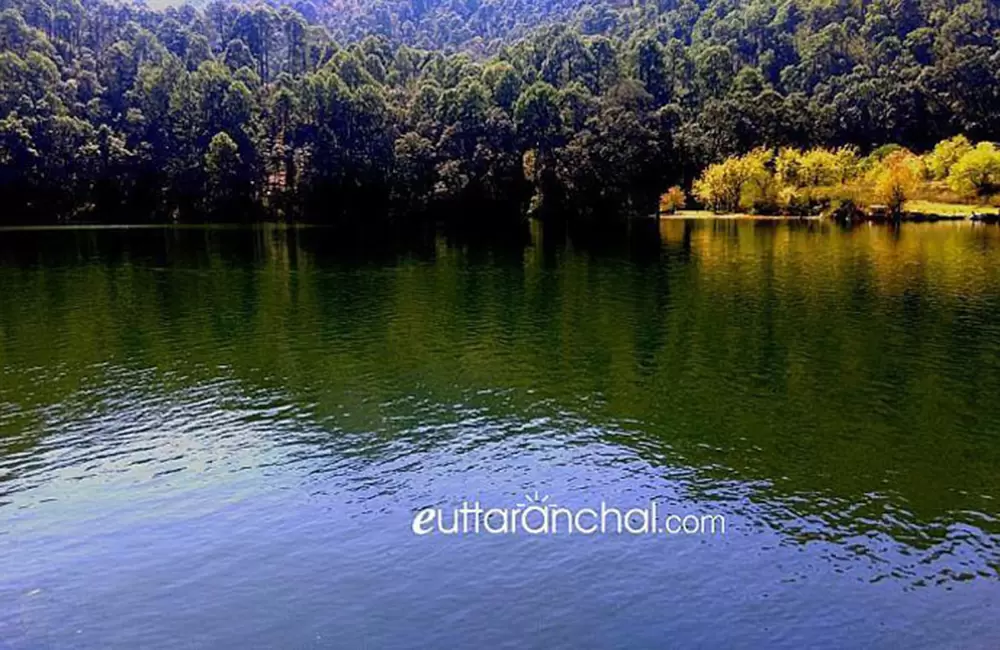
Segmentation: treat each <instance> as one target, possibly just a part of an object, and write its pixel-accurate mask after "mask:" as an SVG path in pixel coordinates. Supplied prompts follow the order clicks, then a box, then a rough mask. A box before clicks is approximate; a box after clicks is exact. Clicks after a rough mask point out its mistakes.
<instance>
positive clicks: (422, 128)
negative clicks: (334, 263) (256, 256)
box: [0, 0, 1000, 223]
mask: <svg viewBox="0 0 1000 650" xmlns="http://www.w3.org/2000/svg"><path fill="white" fill-rule="evenodd" d="M997 51H1000V7H998V6H997V4H996V3H995V2H991V1H990V0H898V1H893V2H885V1H883V0H876V1H874V2H865V3H829V2H823V1H820V0H751V1H747V2H743V1H739V2H737V1H735V0H659V1H657V2H635V3H623V2H618V1H614V0H608V1H606V0H551V1H543V0H537V1H535V0H478V1H477V0H470V1H468V2H444V1H441V0H382V1H380V2H374V3H347V2H339V1H338V2H328V3H313V2H310V1H308V0H298V1H296V2H287V3H286V2H274V3H264V2H247V3H243V2H221V1H219V0H213V1H212V2H209V3H207V4H203V5H201V6H198V7H196V6H193V5H182V6H171V7H166V8H164V9H158V10H157V9H151V8H149V7H147V6H145V5H141V4H132V3H127V2H112V1H108V0H82V1H81V0H0V200H2V201H3V202H4V205H5V206H6V209H5V211H4V216H3V217H0V220H2V221H3V222H4V223H15V222H17V223H23V222H26V221H27V222H32V221H34V222H48V221H52V220H54V219H56V218H58V219H60V220H76V221H102V220H103V221H135V220H146V221H162V220H199V219H206V218H216V219H217V218H223V219H226V220H252V219H259V218H278V219H309V220H314V221H321V222H325V223H340V222H344V223H368V222H380V221H381V220H383V219H385V218H389V217H391V216H393V215H395V216H397V217H400V218H405V219H406V220H409V221H413V220H416V219H418V218H420V215H430V214H434V215H440V214H442V213H447V214H450V215H453V216H454V217H455V218H456V219H460V220H462V221H464V222H476V223H479V222H483V221H486V220H491V219H493V220H497V219H500V220H504V219H521V218H523V215H524V214H525V213H526V212H528V211H531V212H533V213H534V214H537V215H541V216H562V217H566V218H573V219H601V218H612V215H620V214H623V213H628V212H633V213H635V212H638V213H645V214H650V213H652V212H655V211H656V206H657V200H658V199H659V197H660V196H661V195H662V194H663V193H664V192H665V191H667V190H668V188H671V187H676V191H677V192H681V193H684V194H687V195H688V196H690V197H693V198H696V199H698V200H699V201H702V202H704V203H706V204H708V205H709V206H710V207H712V208H714V209H725V208H730V207H733V206H737V207H739V208H740V209H744V208H743V206H742V205H741V203H743V202H744V201H745V197H744V196H743V195H744V190H743V189H742V188H741V190H740V192H739V197H735V195H734V194H733V193H732V192H731V191H729V192H728V193H727V192H725V191H723V192H721V193H717V192H715V191H714V190H711V191H709V190H708V189H706V183H708V184H714V183H715V180H712V179H716V180H718V179H717V178H716V175H718V174H720V173H721V172H719V171H713V170H717V169H720V168H717V167H714V165H718V164H721V165H722V166H723V167H722V168H721V169H723V170H725V169H727V165H733V164H735V163H728V162H726V161H727V158H730V157H739V158H737V159H739V160H749V161H751V163H747V164H750V165H751V166H753V165H758V164H763V165H764V166H765V167H768V166H775V167H774V170H773V172H772V173H771V175H772V176H773V177H775V178H777V177H778V172H777V167H776V165H777V164H778V162H779V161H780V160H781V158H782V156H783V155H786V156H790V155H792V154H789V153H787V152H798V153H796V154H795V155H797V156H799V157H800V158H804V159H805V158H808V159H810V160H811V157H823V156H833V157H836V156H838V155H848V154H846V153H845V152H851V153H850V154H849V155H850V157H851V158H852V159H856V160H857V161H858V166H859V167H860V166H861V163H862V162H863V161H866V160H875V161H876V162H877V164H876V165H875V167H877V168H879V169H883V170H886V169H888V170H890V171H887V172H885V179H888V180H883V181H879V180H877V179H867V180H866V183H867V184H868V185H869V186H870V187H871V188H872V193H873V194H878V193H880V191H878V192H877V191H876V189H878V188H887V187H888V188H890V190H891V188H892V187H898V186H903V185H907V184H908V180H907V178H906V176H907V174H909V172H908V171H907V170H909V169H910V166H911V158H913V159H915V158H916V157H915V156H910V155H908V154H906V153H904V152H903V151H901V150H900V151H893V150H892V149H891V148H888V149H887V148H886V147H885V145H887V144H889V143H899V146H900V147H905V148H906V150H908V151H914V152H922V151H929V150H931V149H932V148H933V147H934V146H935V143H939V142H941V141H947V142H954V141H953V140H951V138H953V137H954V136H956V135H959V134H964V135H965V136H966V137H967V138H968V139H969V141H970V143H971V142H981V141H990V140H991V139H997V134H998V133H1000V57H998V56H997V54H996V53H997ZM987 146H989V145H977V147H976V148H975V149H974V151H979V147H987ZM766 151H770V152H772V153H771V154H766V153H763V152H766ZM747 152H751V153H749V154H747ZM782 152H786V153H784V154H783V153H782ZM817 152H823V153H817ZM767 155H771V156H772V157H773V158H772V159H771V160H770V161H768V162H764V161H763V158H764V157H766V156H767ZM986 155H987V156H992V155H993V153H990V152H986ZM873 157H874V158H873ZM920 160H923V158H920ZM752 161H757V162H752ZM742 164H744V163H739V165H742ZM800 164H802V161H800ZM737 166H738V165H737ZM873 168H874V167H873ZM917 171H919V170H917ZM930 173H931V174H932V176H933V179H928V178H925V176H923V174H924V172H923V171H919V174H917V172H914V174H915V175H917V176H919V180H920V183H919V184H920V185H921V187H924V186H926V187H928V188H931V189H933V190H934V191H929V192H927V193H921V192H916V191H915V192H914V193H913V196H912V197H910V196H906V198H917V199H920V198H924V199H934V200H941V199H944V200H951V199H950V198H949V196H946V195H944V194H942V192H943V191H944V190H945V187H946V186H947V191H949V192H957V193H959V194H962V193H964V189H955V188H952V187H951V185H950V184H949V183H948V178H950V173H949V174H948V175H946V176H944V177H941V178H938V177H937V176H936V174H937V172H936V171H933V170H931V171H930ZM722 175H723V176H725V174H722ZM699 178H700V180H697V179H699ZM696 180H697V182H696ZM848 180H853V179H848V178H847V177H844V178H842V179H841V180H840V181H839V182H838V183H836V184H834V185H835V186H841V185H848ZM799 182H800V181H798V180H796V181H790V182H789V183H786V184H785V185H783V187H780V188H779V187H775V188H766V189H767V192H771V194H766V192H765V194H762V195H761V196H759V197H750V198H752V203H751V205H750V209H758V208H763V207H764V206H763V205H762V204H759V201H765V202H767V201H770V202H773V204H774V206H777V207H778V208H779V209H785V210H789V211H804V210H812V209H814V208H815V205H814V204H815V203H816V201H817V196H816V194H818V192H813V190H812V188H814V187H827V186H820V185H816V184H812V185H798V184H797V183H799ZM972 182H975V181H974V179H972ZM992 182H993V181H992V180H991V181H990V183H992ZM886 183H888V185H887V184H886ZM724 184H725V183H723V185H724ZM935 184H936V185H935ZM789 188H790V189H789ZM907 189H908V188H907ZM806 190H808V191H806ZM762 191H763V190H762ZM772 194H773V195H772ZM890 194H892V192H891V191H890ZM907 194H908V193H907V192H904V195H907ZM676 196H678V195H676V194H675V197H676ZM984 196H985V195H984ZM829 198H830V199H831V200H832V199H839V198H841V197H836V196H831V197H829ZM844 198H846V197H844ZM889 198H890V199H893V197H892V196H890V197H889ZM896 198H898V197H896ZM818 199H819V201H820V202H822V201H824V200H826V199H824V198H823V197H818ZM852 200H855V199H852ZM866 200H867V199H866ZM871 200H875V199H871ZM878 200H879V201H884V199H881V198H880V199H878ZM893 200H894V199H893ZM688 202H690V201H688ZM891 202H892V201H890V203H891ZM683 204H684V203H683V202H681V203H680V205H683ZM782 205H786V206H787V207H784V208H783V207H782Z"/></svg>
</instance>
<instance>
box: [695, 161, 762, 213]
mask: <svg viewBox="0 0 1000 650" xmlns="http://www.w3.org/2000/svg"><path fill="white" fill-rule="evenodd" d="M748 177H749V174H748V170H747V165H746V164H745V163H744V162H743V158H727V159H726V160H724V161H722V162H720V163H716V164H714V165H709V167H708V168H707V169H706V170H705V171H704V172H702V174H701V176H700V177H699V178H698V180H696V181H695V182H694V187H693V189H694V195H695V197H697V198H698V200H699V201H700V202H701V203H703V204H704V205H705V207H707V208H708V209H709V210H712V211H713V212H716V213H721V212H735V211H736V210H738V209H739V207H740V198H741V197H742V196H743V186H744V185H745V184H746V182H747V180H748Z"/></svg>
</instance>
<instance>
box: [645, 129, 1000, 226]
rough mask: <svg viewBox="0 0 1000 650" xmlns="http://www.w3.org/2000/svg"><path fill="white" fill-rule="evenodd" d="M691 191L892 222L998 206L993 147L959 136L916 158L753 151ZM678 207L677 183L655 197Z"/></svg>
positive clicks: (720, 201)
mask: <svg viewBox="0 0 1000 650" xmlns="http://www.w3.org/2000/svg"><path fill="white" fill-rule="evenodd" d="M694 194H695V196H696V197H697V199H698V200H699V201H700V202H701V203H702V204H703V205H704V206H706V208H708V209H710V210H712V211H714V212H717V213H734V212H746V213H750V214H765V215H789V216H810V215H818V214H828V215H832V216H836V217H839V218H842V219H853V218H857V217H860V216H864V215H872V214H882V215H884V216H886V217H889V218H895V219H899V218H900V217H902V215H903V213H904V212H906V211H911V212H914V213H920V214H939V215H942V216H948V215H957V214H973V213H975V211H976V209H977V207H978V208H979V209H980V210H981V211H983V212H989V213H991V214H992V213H995V211H996V210H995V208H996V206H1000V149H998V148H997V147H996V145H994V144H993V143H991V142H980V143H976V144H973V143H972V142H970V141H969V139H968V138H966V137H965V136H963V135H959V136H955V137H954V138H950V139H948V140H943V141H941V142H939V143H938V144H937V145H936V146H935V147H934V148H933V149H932V150H931V151H930V152H928V153H926V154H925V155H922V156H921V155H917V154H915V153H913V152H911V151H909V150H907V149H905V148H903V147H900V146H899V145H887V146H883V147H880V148H878V149H876V150H875V151H873V152H872V153H871V154H869V155H867V156H861V155H860V153H859V150H858V148H857V147H854V146H846V147H840V148H838V149H828V148H825V147H816V148H813V149H809V150H805V151H804V150H800V149H794V148H787V147H786V148H783V149H780V150H779V151H777V152H775V151H774V150H771V149H766V148H758V149H755V150H754V151H752V152H750V153H748V154H746V155H743V156H733V157H730V158H727V159H726V160H724V161H722V162H720V163H716V164H713V165H710V166H709V167H708V168H707V169H705V171H704V172H703V173H702V175H701V176H700V177H699V178H698V179H697V180H696V181H695V182H694ZM683 205H684V197H683V194H681V193H680V190H679V188H671V190H670V191H669V192H668V194H665V195H664V196H663V197H662V198H661V201H660V209H661V211H663V212H672V211H673V210H675V209H676V208H677V207H682V206H683Z"/></svg>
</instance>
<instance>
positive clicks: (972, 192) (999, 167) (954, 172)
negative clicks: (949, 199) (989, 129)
mask: <svg viewBox="0 0 1000 650" xmlns="http://www.w3.org/2000/svg"><path fill="white" fill-rule="evenodd" d="M948 185H949V186H950V187H951V189H952V190H954V191H955V192H958V193H959V194H962V195H963V196H967V197H969V198H983V197H986V196H989V195H991V194H994V193H996V192H998V191H1000V151H998V150H997V148H996V146H995V145H994V144H993V143H991V142H980V143H979V144H978V145H976V148H975V149H970V150H969V151H967V152H965V154H963V155H962V157H961V158H959V159H958V161H957V162H955V164H954V165H952V167H951V171H950V173H949V174H948Z"/></svg>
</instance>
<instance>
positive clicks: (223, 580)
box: [0, 221, 1000, 649]
mask: <svg viewBox="0 0 1000 650" xmlns="http://www.w3.org/2000/svg"><path fill="white" fill-rule="evenodd" d="M529 235H530V236H529V237H527V238H526V239H525V240H524V241H519V240H514V241H505V242H504V243H503V244H502V245H500V244H494V245H486V244H484V243H482V242H475V241H473V242H469V241H467V240H456V239H450V238H449V237H446V236H426V237H423V238H421V239H420V241H419V242H418V243H415V244H407V245H402V244H391V245H390V244H386V245H384V246H372V245H371V244H372V242H370V241H368V242H362V243H361V244H358V243H356V242H354V243H352V242H351V241H350V240H349V239H347V238H345V237H344V236H343V235H340V234H338V233H335V232H332V231H327V230H323V229H318V228H312V229H301V230H295V229H290V230H285V229H276V228H256V229H236V228H153V229H131V230H69V231H66V230H63V231H5V232H0V361H2V369H3V371H2V375H0V517H2V519H0V522H2V524H0V647H3V648H16V649H21V648H31V649H34V648H101V649H106V648H140V647H141V648H240V649H243V648H334V647H336V648H340V647H343V648H360V647H370V648H412V647H432V648H441V647H452V648H455V647H484V648H485V647H509V648H563V647H565V648H598V647H631V648H663V647H733V648H737V647H747V648H756V647H771V648H804V647H810V648H848V647H871V648H898V647H906V648H963V649H969V648H996V647H1000V518H998V517H1000V514H998V512H1000V228H997V227H995V226H981V225H980V226H976V225H972V224H912V225H911V224H904V225H903V227H902V228H901V229H899V230H891V229H888V228H881V227H861V228H857V229H854V230H841V229H840V228H838V227H836V226H831V225H825V224H820V223H803V224H799V223H777V222H760V223H753V222H737V221H728V222H727V221H698V222H684V221H669V222H663V223H661V224H659V227H658V230H657V226H656V225H655V224H652V223H639V224H637V225H636V226H635V227H634V229H633V231H632V232H630V233H625V234H621V235H616V236H607V237H600V238H580V237H578V238H576V239H574V238H573V237H564V236H563V235H561V234H555V233H551V232H542V231H541V230H540V229H539V228H537V227H534V228H533V229H532V231H531V232H530V233H529ZM359 246H363V247H364V248H365V250H366V252H365V253H359V252H357V251H358V249H359ZM535 492H537V493H538V495H539V498H543V497H544V496H547V497H549V498H550V501H551V502H552V503H558V504H559V505H561V506H565V507H573V508H582V507H587V506H594V505H595V504H599V503H601V502H602V501H604V502H606V503H607V504H611V505H614V506H618V507H621V508H623V509H624V508H630V507H633V506H644V505H646V504H647V503H648V502H649V501H650V500H655V501H656V502H657V504H658V506H659V508H660V511H661V512H674V513H679V514H690V513H698V514H712V515H716V514H717V515H722V516H724V517H725V519H726V531H725V534H715V535H684V534H677V535H667V534H647V535H631V534H627V533H626V534H615V533H614V532H607V533H606V534H603V535H601V534H597V535H583V534H555V535H531V534H527V533H525V532H523V531H522V532H520V533H516V534H494V535H490V534H479V535H476V534H465V535H455V536H452V535H445V534H438V533H433V534H429V535H426V536H417V535H415V534H414V533H413V531H412V529H411V522H412V520H413V518H414V515H415V513H416V512H417V511H419V510H421V509H423V508H427V507H440V508H443V509H445V510H447V509H450V508H453V507H455V506H457V505H460V504H461V502H462V501H463V500H468V501H473V500H476V499H478V500H480V501H481V502H482V503H484V504H488V505H490V506H496V507H508V506H513V505H514V504H517V503H523V502H524V501H525V499H526V496H525V495H527V496H528V497H530V498H534V494H535Z"/></svg>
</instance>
